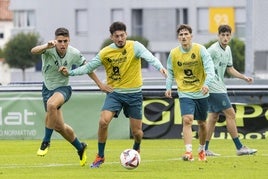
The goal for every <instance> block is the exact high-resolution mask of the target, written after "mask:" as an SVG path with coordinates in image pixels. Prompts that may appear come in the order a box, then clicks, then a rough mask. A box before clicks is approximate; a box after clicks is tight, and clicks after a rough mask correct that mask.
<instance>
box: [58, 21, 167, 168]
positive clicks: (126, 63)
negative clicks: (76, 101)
mask: <svg viewBox="0 0 268 179" xmlns="http://www.w3.org/2000/svg"><path fill="white" fill-rule="evenodd" d="M110 33H111V36H110V38H111V40H112V41H113V43H112V44H110V45H108V46H107V47H104V48H103V49H102V50H101V51H100V52H99V53H98V54H97V56H96V57H95V58H93V59H92V60H90V61H89V62H88V63H87V64H86V65H84V66H81V67H79V68H77V69H74V70H71V71H69V72H68V70H67V69H66V68H64V67H63V68H62V69H61V70H62V73H63V74H65V75H71V76H74V75H82V74H87V73H90V72H92V71H93V70H95V69H96V68H98V67H99V66H101V65H103V66H104V68H105V71H106V81H107V84H108V85H109V86H111V87H112V88H113V92H111V93H107V95H106V98H105V101H104V104H103V107H102V111H101V114H100V120H99V130H98V153H97V156H96V159H95V160H94V162H93V163H92V164H91V165H90V167H91V168H98V167H100V165H101V164H102V163H103V162H104V160H105V158H104V149H105V144H106V140H107V136H108V130H107V129H108V126H109V123H110V122H111V120H112V119H113V117H118V115H119V113H120V112H121V110H122V109H123V111H124V114H125V116H126V117H127V118H129V119H130V128H131V132H132V135H133V138H134V144H133V149H134V150H136V151H138V152H140V143H141V140H142V137H143V131H142V120H141V119H142V101H143V99H142V91H141V88H142V73H141V59H143V60H146V61H147V62H149V63H150V64H151V65H152V66H153V67H155V68H156V69H157V70H158V71H160V73H162V74H163V75H164V76H165V77H166V73H167V72H166V69H165V68H164V67H163V66H162V64H161V63H160V61H159V60H158V59H157V58H156V57H155V56H153V55H152V53H151V52H150V51H149V50H147V49H146V48H145V47H144V46H143V45H142V44H141V43H139V42H137V41H131V40H126V38H127V33H126V26H125V24H124V23H122V22H114V23H112V25H111V26H110Z"/></svg>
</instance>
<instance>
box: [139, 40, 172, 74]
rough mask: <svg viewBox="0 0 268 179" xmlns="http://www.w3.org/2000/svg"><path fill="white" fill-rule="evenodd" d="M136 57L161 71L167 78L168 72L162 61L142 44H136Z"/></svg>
mask: <svg viewBox="0 0 268 179" xmlns="http://www.w3.org/2000/svg"><path fill="white" fill-rule="evenodd" d="M134 43H135V44H134V50H135V55H136V56H137V57H139V58H142V59H144V60H146V61H147V62H148V63H150V64H151V65H152V66H153V67H154V68H155V69H157V70H159V71H160V73H161V74H162V75H163V76H164V77H165V78H167V70H166V69H165V68H164V67H163V65H162V64H161V62H160V60H159V59H157V58H156V57H155V56H154V55H153V54H152V53H151V52H150V51H149V50H148V49H147V48H145V47H144V45H142V44H141V43H140V42H138V41H135V42H134Z"/></svg>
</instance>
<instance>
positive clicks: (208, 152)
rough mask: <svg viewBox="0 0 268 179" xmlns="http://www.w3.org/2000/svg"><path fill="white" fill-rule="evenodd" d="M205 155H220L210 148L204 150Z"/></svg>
mask: <svg viewBox="0 0 268 179" xmlns="http://www.w3.org/2000/svg"><path fill="white" fill-rule="evenodd" d="M205 152H206V156H220V155H221V154H217V153H214V152H212V151H211V150H206V151H205Z"/></svg>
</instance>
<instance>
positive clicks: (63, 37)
mask: <svg viewBox="0 0 268 179" xmlns="http://www.w3.org/2000/svg"><path fill="white" fill-rule="evenodd" d="M55 40H56V41H57V43H56V50H57V51H58V52H59V54H60V55H65V54H66V50H67V48H68V45H69V42H70V35H69V30H68V29H66V28H64V27H60V28H57V29H56V31H55Z"/></svg>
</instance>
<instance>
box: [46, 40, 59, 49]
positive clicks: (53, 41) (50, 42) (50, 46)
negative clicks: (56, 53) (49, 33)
mask: <svg viewBox="0 0 268 179" xmlns="http://www.w3.org/2000/svg"><path fill="white" fill-rule="evenodd" d="M56 43H57V41H56V40H51V41H49V42H48V43H47V48H53V47H55V45H56Z"/></svg>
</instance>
